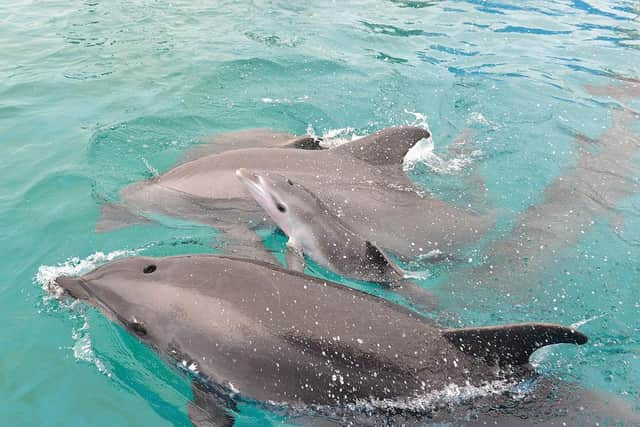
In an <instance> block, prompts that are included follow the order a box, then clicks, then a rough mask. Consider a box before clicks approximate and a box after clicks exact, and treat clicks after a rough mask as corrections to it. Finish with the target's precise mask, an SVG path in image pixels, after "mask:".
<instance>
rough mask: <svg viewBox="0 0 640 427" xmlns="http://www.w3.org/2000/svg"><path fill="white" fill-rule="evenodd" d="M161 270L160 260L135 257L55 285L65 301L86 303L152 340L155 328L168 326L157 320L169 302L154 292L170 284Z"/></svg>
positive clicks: (60, 279)
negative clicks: (61, 291)
mask: <svg viewBox="0 0 640 427" xmlns="http://www.w3.org/2000/svg"><path fill="white" fill-rule="evenodd" d="M161 267H163V266H160V265H159V262H158V260H157V259H153V258H147V257H133V258H126V259H121V260H117V261H113V262H111V263H109V264H106V265H103V266H101V267H98V268H97V269H95V270H93V271H92V272H90V273H87V274H85V275H83V276H79V277H69V276H61V277H58V278H56V280H55V282H56V284H57V285H58V286H60V287H61V288H62V289H63V297H67V298H73V299H77V300H82V301H85V302H87V303H88V304H90V305H93V306H95V307H97V308H99V309H100V310H101V311H102V312H103V313H104V314H105V315H106V316H107V317H109V318H111V319H112V320H114V321H116V322H118V323H120V324H122V325H123V326H124V327H125V328H126V329H128V330H129V331H131V332H133V333H134V334H136V335H138V336H139V337H141V338H150V337H152V336H153V335H154V330H153V329H154V327H155V328H158V327H159V326H158V325H162V324H166V319H160V318H158V316H159V313H162V312H163V310H159V309H160V308H162V307H161V306H162V304H165V305H166V303H167V302H165V301H163V300H162V298H159V297H158V295H157V292H155V291H156V290H157V288H158V283H164V282H167V281H169V280H171V275H170V274H169V275H167V273H166V272H163V271H159V270H161ZM168 270H170V268H169V269H168ZM169 273H171V272H169ZM156 332H158V331H156Z"/></svg>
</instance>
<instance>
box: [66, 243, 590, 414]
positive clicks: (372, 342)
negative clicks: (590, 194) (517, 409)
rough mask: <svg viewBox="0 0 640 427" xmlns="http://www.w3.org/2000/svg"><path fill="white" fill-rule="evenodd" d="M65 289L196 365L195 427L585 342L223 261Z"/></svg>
mask: <svg viewBox="0 0 640 427" xmlns="http://www.w3.org/2000/svg"><path fill="white" fill-rule="evenodd" d="M56 283H57V285H59V286H61V287H62V288H63V289H64V294H65V295H68V296H71V297H73V298H76V299H81V300H84V301H86V302H87V303H89V304H91V305H93V306H95V307H97V308H99V309H100V310H101V311H102V312H104V314H105V315H107V316H108V317H109V318H111V319H112V320H115V321H117V322H118V323H120V324H121V325H122V326H124V327H125V328H126V329H127V330H128V331H129V332H131V333H132V334H135V335H136V336H137V337H138V338H139V339H141V340H142V341H143V342H145V343H147V344H148V345H150V346H151V347H153V348H154V349H156V350H157V351H159V352H160V353H162V354H163V355H165V356H167V357H169V358H172V359H174V360H177V361H178V362H182V363H183V364H185V363H186V366H190V367H191V370H192V371H194V372H196V373H197V376H196V378H195V379H196V381H194V384H199V385H197V389H196V391H195V392H194V394H195V396H196V399H197V400H198V399H199V402H196V403H198V405H199V406H195V407H193V408H192V409H191V413H192V415H193V417H194V420H199V421H198V422H202V420H203V419H204V420H207V419H209V418H210V419H213V420H218V422H220V420H223V422H222V424H224V425H229V424H230V420H229V414H228V412H226V410H227V409H229V408H230V407H233V402H234V401H237V400H238V399H249V400H251V401H259V402H271V404H272V405H273V404H275V405H276V406H278V407H286V408H291V409H292V410H295V409H296V408H297V409H300V408H309V407H310V406H309V405H312V407H326V406H327V405H328V406H330V407H342V408H344V407H345V406H346V407H348V405H351V404H354V403H357V402H362V401H365V402H368V401H371V402H373V401H376V402H380V401H387V400H388V399H399V398H412V397H416V396H420V395H426V394H433V393H438V392H439V391H441V390H444V389H445V388H447V387H449V386H450V385H451V384H457V385H460V386H465V385H466V386H469V387H480V386H482V385H483V384H486V383H487V382H491V381H494V380H501V381H505V380H508V381H512V380H513V381H518V380H522V379H524V378H532V377H533V376H534V372H533V369H532V368H531V366H530V365H529V364H528V360H529V356H530V355H531V354H532V353H533V352H534V351H536V350H537V349H539V348H541V347H544V346H547V345H551V344H558V343H572V344H584V343H586V342H587V337H586V336H584V335H583V334H582V333H580V332H578V331H576V330H574V329H571V328H567V327H563V326H559V325H553V324H545V323H524V324H513V325H503V326H492V327H480V328H463V329H443V328H441V327H439V326H437V325H436V324H434V323H433V322H432V321H430V320H428V319H426V318H423V317H422V316H419V315H417V314H416V313H415V312H413V311H410V310H408V309H405V308H403V307H401V306H399V305H395V304H392V303H390V302H388V301H386V300H384V299H382V298H378V297H374V296H371V295H368V294H365V293H362V292H359V291H355V290H353V289H350V288H347V287H344V286H341V285H337V284H334V283H331V282H327V281H321V280H318V279H315V278H312V277H308V276H304V275H302V274H300V273H297V272H290V271H286V270H283V269H282V268H280V267H277V266H275V265H271V264H269V263H264V262H260V261H250V260H243V259H238V258H229V257H222V256H216V255H189V256H173V257H166V258H149V257H132V258H126V259H121V260H117V261H114V262H111V263H109V264H106V265H104V266H101V267H98V268H97V269H95V270H94V271H92V272H90V273H88V274H85V275H84V276H81V277H59V278H58V279H56ZM229 391H232V394H233V395H234V398H233V399H230V398H229V394H228V393H229ZM314 405H315V406H314ZM318 405H319V406H318ZM507 406H508V405H507ZM198 408H200V409H202V408H206V412H205V413H204V414H203V413H202V411H199V409H198Z"/></svg>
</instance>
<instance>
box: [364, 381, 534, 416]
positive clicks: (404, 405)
mask: <svg viewBox="0 0 640 427" xmlns="http://www.w3.org/2000/svg"><path fill="white" fill-rule="evenodd" d="M521 385H522V382H521V381H520V382H519V381H513V380H495V381H490V382H486V383H484V384H482V385H479V386H476V385H473V384H471V383H469V382H467V383H466V384H464V385H458V384H454V383H451V384H448V385H446V386H445V387H444V388H443V389H442V390H436V391H432V392H429V393H426V394H424V395H420V396H416V397H410V398H405V399H370V400H359V401H358V402H356V403H355V404H353V405H352V409H353V410H357V411H365V412H373V411H384V412H389V411H397V410H400V411H408V412H414V413H429V412H431V411H432V410H433V409H434V408H442V407H447V406H449V407H451V406H455V405H460V404H463V403H465V402H468V401H470V400H474V399H478V398H480V397H485V396H489V395H498V394H505V393H509V395H510V396H511V397H512V398H513V399H515V400H518V399H522V398H524V397H525V396H526V394H527V388H526V387H525V388H523V387H521Z"/></svg>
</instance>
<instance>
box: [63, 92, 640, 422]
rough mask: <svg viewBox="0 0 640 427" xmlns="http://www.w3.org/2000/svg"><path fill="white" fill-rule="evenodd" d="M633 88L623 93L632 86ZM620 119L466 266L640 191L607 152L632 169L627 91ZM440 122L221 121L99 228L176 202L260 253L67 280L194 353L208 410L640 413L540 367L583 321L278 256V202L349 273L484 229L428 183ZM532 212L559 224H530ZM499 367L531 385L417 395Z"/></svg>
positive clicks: (554, 415) (287, 226) (500, 379)
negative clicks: (455, 306)
mask: <svg viewBox="0 0 640 427" xmlns="http://www.w3.org/2000/svg"><path fill="white" fill-rule="evenodd" d="M631 83H632V84H631V86H632V87H633V88H634V90H637V88H638V87H639V86H638V85H636V84H635V83H633V82H631ZM589 90H590V91H591V92H592V93H594V94H600V92H599V90H598V89H597V88H591V89H589ZM621 90H622V89H621ZM618 92H619V91H612V92H611V93H613V94H614V95H613V96H616V97H623V95H620V93H618ZM603 93H606V92H603ZM621 93H622V94H627V93H628V91H624V90H622V92H621ZM626 96H628V95H626ZM624 99H625V100H626V98H624ZM613 119H614V127H613V128H612V130H611V131H610V132H609V134H605V136H603V138H602V139H601V140H602V141H605V142H606V144H603V145H604V146H605V148H606V149H605V150H602V151H600V152H597V153H591V152H590V151H589V150H580V157H579V159H578V162H577V166H576V167H575V169H574V172H573V174H570V175H569V176H568V178H566V179H563V180H558V182H556V183H554V184H552V185H551V186H550V187H549V188H548V189H547V191H546V193H545V200H544V202H543V203H542V204H540V205H538V206H533V207H531V208H530V209H529V210H528V211H527V212H525V214H524V215H523V218H522V220H521V221H520V222H518V223H517V224H516V226H515V227H514V230H513V233H512V236H510V237H509V238H508V239H506V240H504V241H498V242H494V243H492V244H491V245H490V246H489V247H488V249H487V255H488V258H489V259H491V260H495V261H496V262H495V263H493V264H495V268H494V267H493V266H492V269H493V270H492V271H491V273H490V274H486V275H483V270H482V267H480V268H474V269H473V270H472V271H463V273H462V274H463V279H465V278H467V277H466V276H465V275H466V274H469V275H471V276H472V278H471V279H468V278H467V279H468V280H467V281H470V280H474V281H479V282H482V281H483V280H484V281H485V282H488V281H489V279H493V280H494V281H495V280H496V279H495V278H496V277H498V278H499V279H500V280H498V281H499V282H505V281H507V280H508V279H509V278H511V277H516V276H512V272H511V268H512V266H513V265H514V264H517V263H514V262H513V260H512V259H511V258H512V257H513V256H514V255H513V254H514V253H517V254H518V256H521V254H523V253H524V254H525V255H528V254H533V255H535V256H534V261H535V262H533V263H530V264H529V265H528V266H527V269H522V270H523V273H522V274H524V273H530V272H532V271H534V270H539V269H541V268H542V267H543V266H544V265H545V263H544V257H542V256H537V255H538V253H537V252H536V251H537V248H541V247H543V246H544V247H550V248H552V249H557V248H560V247H562V246H563V245H566V244H567V243H568V242H571V241H573V240H575V236H577V231H576V230H578V229H582V228H584V224H582V223H579V224H577V225H575V224H573V225H571V224H569V225H567V224H566V223H565V221H564V220H563V219H562V218H560V219H558V218H557V215H556V214H557V212H560V211H564V210H565V208H567V206H569V205H571V206H574V205H575V206H578V208H580V210H581V211H585V212H587V213H588V214H589V216H595V215H600V214H603V213H606V212H607V207H608V206H610V205H611V204H612V203H614V202H616V201H618V200H620V199H621V198H622V197H625V196H627V195H629V194H631V193H633V192H634V191H637V183H635V182H633V181H629V180H627V179H625V178H624V177H623V176H621V175H620V174H607V173H606V170H608V169H611V164H613V163H615V164H616V165H618V166H619V167H620V168H622V173H623V174H624V175H625V176H626V175H627V171H631V170H635V169H634V167H635V165H634V164H633V163H632V162H631V160H630V159H631V154H632V153H634V152H635V151H636V150H637V147H638V146H639V145H638V138H637V136H634V135H633V133H632V132H631V131H630V130H629V125H630V123H632V122H633V121H634V120H636V119H638V115H637V113H636V112H634V111H632V110H630V109H629V108H628V107H625V108H623V109H622V110H621V111H616V112H614V114H613ZM429 136H430V135H429V132H428V131H426V130H424V129H420V128H414V127H397V128H389V129H384V130H382V131H380V132H378V133H375V134H372V135H369V136H368V137H365V138H362V139H360V140H356V141H353V142H350V143H347V144H344V145H342V146H340V147H336V148H332V149H322V147H321V146H320V144H319V141H318V140H317V139H315V138H312V137H309V136H306V137H300V138H296V137H294V136H293V135H289V134H285V133H276V132H273V131H266V130H250V131H243V132H238V133H234V134H229V135H227V136H221V137H219V138H218V140H217V141H216V142H215V143H212V144H203V145H202V146H200V147H198V148H197V149H196V150H194V151H193V152H192V153H190V155H189V156H188V158H187V159H186V160H185V162H184V163H182V164H179V165H178V166H176V167H174V168H173V169H171V170H169V171H167V172H165V173H164V174H162V175H160V176H158V177H156V178H154V179H152V180H150V181H145V182H141V183H136V184H133V185H131V186H129V187H127V188H125V189H124V190H123V191H122V193H121V204H119V205H104V206H103V208H102V214H103V216H102V218H101V219H100V221H99V223H98V225H97V229H98V230H101V231H105V230H108V229H111V228H117V227H120V226H126V225H130V224H132V223H135V222H145V221H148V219H147V218H146V217H145V215H146V213H162V214H168V215H171V216H177V217H183V218H186V219H189V220H193V221H198V222H202V223H205V224H210V225H212V226H215V227H216V228H219V229H221V230H223V231H225V232H226V233H227V234H228V247H227V249H228V250H230V251H231V252H236V253H239V254H241V255H242V256H243V257H250V258H254V259H246V258H242V259H241V258H233V257H226V256H216V255H190V256H174V257H165V258H149V257H133V258H128V259H122V260H118V261H114V262H111V263H109V264H107V265H104V266H102V267H99V268H97V269H96V270H94V271H92V272H90V273H88V274H86V275H84V276H81V277H60V278H58V279H57V280H56V283H57V284H58V285H59V286H60V287H61V288H62V289H63V290H64V294H65V295H66V296H68V297H71V298H75V299H80V300H83V301H85V302H87V303H88V304H91V305H93V306H95V307H97V308H98V309H100V310H101V311H102V312H103V313H104V314H105V315H106V316H108V317H109V318H111V319H112V320H114V321H116V322H117V323H120V324H121V325H122V326H123V327H125V328H126V329H127V330H128V331H129V332H131V333H132V334H134V335H136V336H137V337H138V338H139V339H141V340H142V341H143V342H145V343H146V344H148V345H150V346H151V347H153V348H154V349H155V350H157V351H158V352H159V353H161V354H162V355H164V356H166V357H168V358H171V359H173V360H175V361H178V362H180V363H182V364H184V365H186V366H189V367H190V370H191V371H193V372H194V373H195V377H194V383H193V384H194V401H193V403H192V404H191V405H190V408H189V416H190V418H191V420H192V421H193V423H194V424H196V425H231V424H233V412H234V411H235V410H236V409H237V408H236V402H238V401H242V400H245V401H251V402H260V403H261V404H264V405H265V406H267V407H268V408H270V409H276V410H278V411H284V412H283V413H285V414H286V415H287V416H288V417H289V419H291V420H294V421H296V420H301V421H304V422H305V424H316V423H317V422H318V419H316V418H314V415H313V414H323V413H325V414H326V413H328V414H329V415H330V420H336V418H335V417H338V418H337V421H336V423H337V424H356V425H360V424H362V425H368V424H371V425H379V424H385V425H388V424H394V423H395V422H396V421H397V422H398V423H399V424H405V425H421V424H422V423H423V422H424V421H425V417H426V419H427V421H429V422H435V423H440V424H441V423H454V424H457V423H463V424H465V425H487V424H498V425H527V424H528V423H529V421H531V420H533V421H534V422H535V423H536V424H540V425H558V426H559V425H583V424H587V423H589V424H591V423H615V422H617V421H624V422H630V423H633V424H640V417H638V416H637V415H636V414H634V413H633V411H632V410H631V409H630V408H629V406H628V405H626V404H625V403H622V402H619V401H617V400H616V399H615V398H611V397H605V396H600V395H597V394H594V393H590V392H587V391H585V390H581V389H579V388H576V387H575V386H573V385H570V384H568V383H564V382H561V381H556V380H555V379H552V378H539V377H538V376H537V375H536V373H535V370H534V369H533V368H532V367H531V365H530V364H529V356H530V355H531V354H532V353H533V352H534V351H536V350H537V349H539V348H541V347H544V346H547V345H553V344H561V343H566V344H578V345H580V344H584V343H586V342H587V337H586V336H584V335H583V334H582V333H580V332H578V331H576V330H575V329H572V328H569V327H564V326H561V325H554V324H545V323H523V324H511V325H502V326H490V327H479V328H462V329H445V328H442V327H440V326H439V325H437V324H435V323H434V322H433V321H431V320H428V319H426V318H424V317H422V316H421V315H419V314H417V313H415V312H413V311H411V310H409V309H406V308H404V307H401V306H399V305H395V304H393V303H391V302H389V301H386V300H384V299H381V298H378V297H375V296H372V295H368V294H365V293H361V292H359V291H356V290H353V289H350V288H347V287H344V286H341V285H338V284H335V283H332V282H330V281H323V280H319V279H315V278H312V277H308V276H304V275H303V274H301V273H300V272H296V271H289V270H284V269H282V268H280V267H278V266H275V265H273V264H270V263H267V262H262V261H260V260H268V261H272V258H271V257H270V256H269V254H268V253H266V251H265V250H264V248H263V247H262V245H261V242H260V240H259V239H258V238H257V236H256V235H255V234H254V233H252V232H251V230H250V228H251V227H254V226H256V225H258V224H261V223H262V221H264V219H265V216H264V212H266V213H267V214H268V215H269V217H271V219H273V220H274V222H275V223H276V224H277V225H278V226H279V227H280V228H281V229H282V230H283V231H284V232H285V233H286V234H287V235H288V237H289V243H288V247H289V248H290V249H291V250H289V251H288V253H287V262H288V265H289V267H290V268H294V269H298V270H299V269H301V268H302V267H303V258H302V257H300V255H301V254H305V255H307V256H309V257H310V258H312V259H314V260H315V261H316V262H318V263H319V264H321V265H323V266H325V267H327V268H330V269H332V270H334V271H336V272H338V273H340V274H342V275H344V276H347V277H351V278H355V279H358V280H372V281H378V282H384V283H388V284H391V285H393V284H398V283H400V282H402V281H403V279H404V278H403V273H404V272H403V271H402V270H401V269H400V268H399V267H398V266H397V265H396V264H395V263H394V261H393V258H392V257H390V256H388V254H387V252H388V253H389V254H391V255H393V256H396V257H398V258H400V259H403V260H408V259H412V258H416V257H421V256H423V255H426V254H428V253H429V252H430V251H432V250H433V249H438V250H439V251H442V252H443V253H445V255H447V256H448V255H450V254H453V255H455V252H456V250H457V249H458V248H460V247H462V246H464V245H466V244H468V243H471V242H473V241H475V240H477V239H478V238H479V237H481V236H482V234H483V231H484V230H486V229H487V228H488V226H489V225H490V220H489V219H487V218H482V217H479V216H477V215H475V214H474V213H472V212H470V211H467V210H464V209H460V208H456V207H454V206H452V205H448V204H446V203H444V202H442V201H439V200H437V199H433V198H431V197H429V196H424V195H422V193H421V191H420V190H419V189H418V188H416V187H415V186H414V185H413V184H412V183H411V181H410V180H409V179H408V178H407V177H406V176H405V174H404V172H403V170H402V166H401V165H402V159H403V158H404V156H405V154H406V153H407V151H408V150H409V149H410V148H411V147H413V146H414V145H415V144H416V143H418V142H419V141H421V140H423V139H425V138H428V137H429ZM580 141H581V142H582V143H583V144H587V143H592V141H587V140H586V138H581V139H580ZM621 157H623V159H621ZM238 178H239V179H238ZM596 180H598V182H599V186H597V187H594V186H593V185H592V183H593V182H595V181H596ZM620 184H623V185H622V186H620ZM624 184H626V185H624ZM567 195H571V196H572V197H566V196H567ZM569 208H570V206H569ZM426 213H428V215H427V214H426ZM521 224H526V225H527V226H528V227H529V228H530V229H540V230H542V229H544V230H547V231H553V232H552V233H549V232H547V233H540V237H539V238H538V237H536V238H529V239H521V238H520V237H521V236H524V235H525V234H524V232H523V231H522V230H524V227H523V226H522V225H521ZM525 231H526V230H525ZM536 239H538V240H536ZM515 249H518V250H515ZM510 257H511V258H510ZM516 273H519V271H518V272H516ZM485 276H487V278H485ZM518 277H519V276H518ZM458 280H459V279H458ZM518 281H519V282H523V281H522V280H518ZM399 289H401V287H400V288H399ZM496 383H501V384H504V383H506V384H512V385H514V387H516V388H518V387H520V386H521V385H522V384H528V386H529V387H530V389H529V390H528V391H527V392H526V393H524V397H522V396H519V397H514V395H513V394H510V393H506V392H505V393H491V392H489V393H482V392H481V393H480V394H478V395H474V396H472V397H471V398H469V404H468V405H467V403H468V402H466V401H464V402H456V404H455V405H448V406H447V405H445V406H447V407H446V408H445V409H442V408H438V405H436V407H433V406H429V407H428V408H425V407H420V408H418V410H415V407H414V406H412V405H409V404H406V402H411V401H413V400H415V399H418V400H419V399H421V398H423V397H424V396H430V397H433V396H442V395H446V393H447V390H448V388H449V387H451V386H452V385H456V386H461V387H468V388H470V389H472V390H484V387H487V386H491V385H492V384H496ZM515 394H516V395H517V394H518V392H517V391H516V392H515ZM394 405H395V406H394ZM309 409H310V410H311V412H309ZM378 416H380V418H377V417H378ZM398 416H399V417H401V418H400V419H399V420H396V417H398ZM331 417H333V418H331ZM407 417H408V418H407ZM320 424H322V421H321V422H320Z"/></svg>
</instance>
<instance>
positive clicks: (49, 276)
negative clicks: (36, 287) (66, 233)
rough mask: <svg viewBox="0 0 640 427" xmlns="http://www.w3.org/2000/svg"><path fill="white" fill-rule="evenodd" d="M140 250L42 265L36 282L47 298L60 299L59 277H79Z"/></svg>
mask: <svg viewBox="0 0 640 427" xmlns="http://www.w3.org/2000/svg"><path fill="white" fill-rule="evenodd" d="M138 252H139V250H119V251H113V252H109V253H108V254H105V253H104V252H96V253H94V254H91V255H89V256H88V257H86V258H82V259H81V258H79V257H73V258H70V259H68V260H67V261H65V262H64V263H62V264H58V265H41V266H40V267H39V268H38V272H37V273H36V277H35V282H36V283H38V284H40V286H41V287H42V289H43V290H44V291H45V292H47V296H46V297H45V298H51V297H53V298H59V297H60V296H61V295H62V292H63V290H62V288H60V287H59V286H58V285H57V284H56V281H55V280H56V278H57V277H59V276H79V275H82V274H85V273H88V272H89V271H91V270H94V269H95V268H96V267H98V266H100V265H102V264H105V263H107V262H109V261H113V260H114V259H116V258H122V257H124V256H131V255H135V254H137V253H138Z"/></svg>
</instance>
